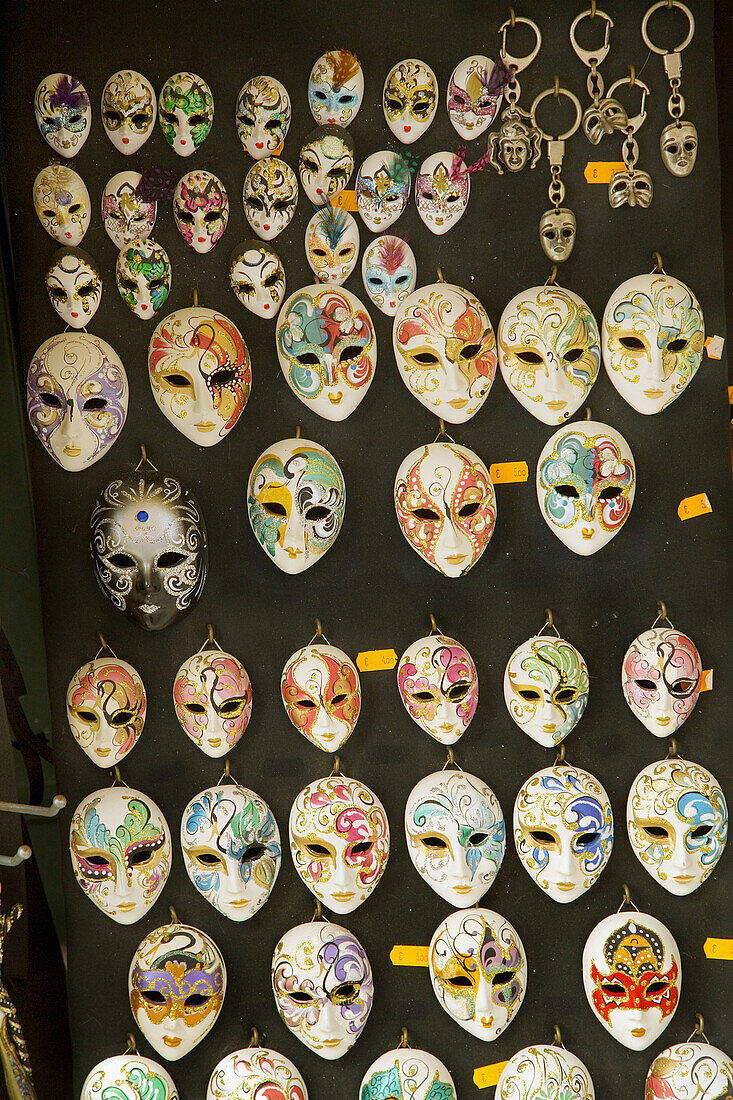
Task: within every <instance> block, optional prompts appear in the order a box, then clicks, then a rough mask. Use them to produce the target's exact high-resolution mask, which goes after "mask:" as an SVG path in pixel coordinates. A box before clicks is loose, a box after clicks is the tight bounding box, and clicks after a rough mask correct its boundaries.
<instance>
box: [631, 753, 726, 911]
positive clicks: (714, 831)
mask: <svg viewBox="0 0 733 1100" xmlns="http://www.w3.org/2000/svg"><path fill="white" fill-rule="evenodd" d="M626 827H627V829H628V832H629V842H630V844H631V847H632V848H633V850H634V855H635V856H636V858H637V859H638V860H639V862H640V863H641V865H642V867H644V868H645V869H646V870H647V871H648V872H649V874H650V875H651V876H652V878H655V879H656V880H657V882H659V883H661V885H662V886H663V887H664V889H665V890H668V891H669V892H670V894H676V895H677V896H678V897H685V896H686V895H687V894H691V893H692V892H693V890H697V888H698V886H701V885H702V884H703V882H704V881H705V879H706V878H708V876H709V875H710V874H712V872H713V871H714V870H715V867H716V865H717V863H718V860H719V859H720V857H721V856H722V854H723V849H724V848H725V842H726V840H727V838H728V807H727V806H726V803H725V796H724V795H723V792H722V791H721V789H720V785H719V783H718V781H717V779H716V778H715V776H714V775H712V773H711V772H709V771H708V770H707V768H703V767H701V765H700V764H693V763H692V761H690V760H682V759H679V758H676V757H673V758H670V759H668V760H658V761H657V763H656V764H649V765H647V767H646V768H643V769H642V770H641V771H640V772H639V774H638V775H637V777H636V779H635V780H634V782H633V783H632V784H631V790H630V791H629V797H628V801H627V803H626Z"/></svg>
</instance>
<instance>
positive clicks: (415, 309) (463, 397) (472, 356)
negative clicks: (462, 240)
mask: <svg viewBox="0 0 733 1100" xmlns="http://www.w3.org/2000/svg"><path fill="white" fill-rule="evenodd" d="M392 347H393V349H394V355H395V360H396V361H397V367H398V369H399V372H400V377H401V379H402V381H403V382H404V383H405V385H406V386H407V388H408V390H409V391H410V393H411V394H412V395H413V397H416V398H417V400H418V401H419V402H420V404H421V405H424V406H425V408H426V409H430V411H431V412H434V413H435V415H436V416H439V417H442V419H443V420H447V421H448V423H449V424H464V423H465V422H466V421H467V420H470V419H471V417H472V416H475V414H476V413H477V412H478V411H479V409H480V408H481V407H482V406H483V404H484V401H485V400H486V398H487V397H488V395H489V390H490V389H491V384H492V382H493V381H494V375H495V374H496V338H495V336H494V330H493V328H492V327H491V321H490V320H489V315H488V314H487V312H486V310H485V309H484V307H483V306H482V305H481V303H480V302H479V300H478V298H476V297H474V295H473V294H471V293H470V291H468V290H464V289H463V287H460V286H455V285H454V284H453V283H441V282H438V283H428V284H427V285H426V286H421V287H418V289H417V290H415V291H413V293H412V294H411V295H410V296H409V298H407V299H406V300H405V301H404V302H403V303H402V305H401V306H400V307H399V309H398V310H397V313H396V316H395V319H394V325H393V326H392Z"/></svg>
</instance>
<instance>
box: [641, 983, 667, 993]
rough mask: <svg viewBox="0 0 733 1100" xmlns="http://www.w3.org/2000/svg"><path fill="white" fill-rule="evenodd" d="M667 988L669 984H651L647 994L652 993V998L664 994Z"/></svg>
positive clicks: (647, 988)
mask: <svg viewBox="0 0 733 1100" xmlns="http://www.w3.org/2000/svg"><path fill="white" fill-rule="evenodd" d="M666 988H667V982H659V981H657V982H649V985H648V986H647V987H646V991H647V993H650V994H651V995H652V996H654V995H655V994H657V993H663V992H664V990H665V989H666Z"/></svg>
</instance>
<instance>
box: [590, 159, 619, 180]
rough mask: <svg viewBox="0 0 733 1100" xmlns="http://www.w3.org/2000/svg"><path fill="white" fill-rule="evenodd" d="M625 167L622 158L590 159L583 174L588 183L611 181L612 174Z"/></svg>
mask: <svg viewBox="0 0 733 1100" xmlns="http://www.w3.org/2000/svg"><path fill="white" fill-rule="evenodd" d="M625 168H626V165H625V164H624V162H623V161H622V160H589V161H588V163H587V164H586V166H585V171H584V172H583V175H584V176H585V182H586V183H610V182H611V176H614V175H615V174H616V172H623V171H624V169H625Z"/></svg>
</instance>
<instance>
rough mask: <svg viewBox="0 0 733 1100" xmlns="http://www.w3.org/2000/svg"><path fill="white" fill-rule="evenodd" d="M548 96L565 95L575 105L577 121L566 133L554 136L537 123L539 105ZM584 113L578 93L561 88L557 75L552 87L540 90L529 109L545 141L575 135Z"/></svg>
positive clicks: (533, 121) (559, 139)
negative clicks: (574, 93)
mask: <svg viewBox="0 0 733 1100" xmlns="http://www.w3.org/2000/svg"><path fill="white" fill-rule="evenodd" d="M548 96H555V97H557V96H564V97H565V99H569V100H570V102H571V103H572V104H573V106H574V107H575V122H574V123H573V125H572V126H571V127H570V129H569V130H566V131H565V133H564V134H560V135H559V137H553V136H552V134H548V133H545V131H544V130H543V129H542V127H541V126H539V125H538V124H537V117H536V115H537V108H538V107H539V105H540V103H541V102H542V100H543V99H547V97H548ZM582 114H583V108H582V107H581V106H580V100H579V99H578V97H577V96H576V95H573V93H572V92H570V91H568V89H567V88H561V87H560V84H559V81H558V79H557V77H555V84H554V85H553V86H552V88H546V89H545V91H544V92H540V94H539V95H538V96H536V97H535V99H534V102H533V103H532V106H531V108H530V111H529V117H530V118H531V119H532V125H533V126H535V127H536V128H537V129H538V130H539V132H540V134H541V135H542V137H543V138H544V140H545V141H568V139H569V138H571V137H572V136H573V134H574V133H575V131H576V130H577V129H578V127H579V126H580V119H581V116H582Z"/></svg>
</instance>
